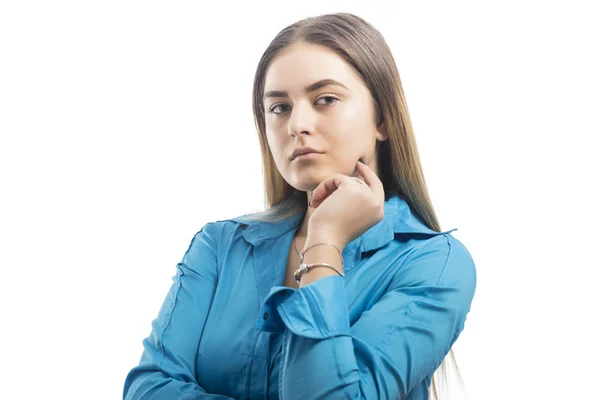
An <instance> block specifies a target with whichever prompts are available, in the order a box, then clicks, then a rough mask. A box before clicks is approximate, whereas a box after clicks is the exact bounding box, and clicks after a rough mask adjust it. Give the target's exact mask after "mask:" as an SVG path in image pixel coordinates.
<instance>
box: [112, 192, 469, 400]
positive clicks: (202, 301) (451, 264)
mask: <svg viewBox="0 0 600 400" xmlns="http://www.w3.org/2000/svg"><path fill="white" fill-rule="evenodd" d="M384 212H385V215H384V218H383V220H382V221H380V222H379V223H378V224H377V225H375V226H373V227H372V228H371V229H369V230H368V231H367V232H365V233H364V234H363V235H362V236H360V237H358V238H356V239H355V240H353V241H352V242H350V243H349V244H348V245H346V247H345V248H344V249H343V253H342V255H343V257H344V264H345V268H344V272H345V276H344V277H341V276H337V275H335V276H327V277H325V278H322V279H319V280H317V281H315V282H313V283H311V284H309V285H306V286H303V287H302V288H299V289H293V288H288V287H286V286H284V285H283V283H284V273H285V271H286V267H287V260H288V252H289V249H290V245H291V242H292V238H293V237H294V235H295V233H296V231H297V229H298V228H299V226H300V223H301V222H302V218H303V216H304V213H297V214H295V215H294V216H293V217H290V218H288V219H286V220H283V221H280V222H265V221H248V220H246V219H244V218H243V217H240V218H234V219H229V220H223V221H216V222H210V223H208V224H206V225H204V226H203V227H202V229H201V230H200V231H199V232H198V233H196V235H195V236H194V238H193V239H192V241H191V243H190V246H189V248H188V250H187V251H186V253H185V254H184V256H183V258H182V260H181V261H180V262H179V263H178V264H177V270H176V274H175V276H174V277H173V284H172V286H171V288H170V290H169V292H168V294H167V296H166V299H165V300H164V303H163V304H162V307H161V309H160V311H159V314H158V317H157V318H156V319H155V320H154V321H152V331H151V333H150V335H149V336H148V337H147V338H146V339H144V341H143V347H144V351H143V354H142V357H141V360H140V363H139V365H137V366H136V367H134V368H133V369H132V370H131V371H130V372H129V374H128V375H127V377H126V380H125V385H124V392H123V398H124V399H169V400H171V399H230V398H234V399H266V398H268V399H286V400H288V399H301V400H306V399H316V398H319V399H321V398H326V399H398V398H406V399H427V398H428V394H427V389H428V387H429V385H430V382H431V377H432V375H433V373H434V372H435V370H436V369H437V367H438V366H439V365H440V363H441V362H442V360H443V358H444V357H445V355H446V354H447V353H448V352H449V351H450V347H451V346H452V344H453V343H454V341H455V340H456V339H457V337H458V335H459V334H460V333H461V331H462V330H463V327H464V323H465V319H466V316H467V313H468V312H469V310H470V306H471V301H472V299H473V295H474V292H475V285H476V272H475V265H474V262H473V259H472V258H471V255H470V253H469V251H468V250H467V249H466V247H465V246H464V245H463V244H462V243H461V242H460V241H458V240H457V239H456V238H454V237H453V236H452V235H451V234H450V232H452V231H454V230H456V229H452V230H450V231H446V232H436V231H433V230H431V229H429V228H428V227H427V226H425V224H423V222H421V220H420V219H418V218H417V217H416V215H415V214H414V213H413V212H412V211H411V210H410V208H409V207H408V204H407V203H406V201H405V200H404V199H403V198H402V197H400V196H397V195H394V196H392V197H390V198H389V199H388V200H386V201H385V211H384Z"/></svg>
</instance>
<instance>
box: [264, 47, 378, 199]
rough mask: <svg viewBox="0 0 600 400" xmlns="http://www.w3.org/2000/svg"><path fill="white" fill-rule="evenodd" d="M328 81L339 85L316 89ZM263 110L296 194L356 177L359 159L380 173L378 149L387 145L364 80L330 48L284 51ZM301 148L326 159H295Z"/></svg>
mask: <svg viewBox="0 0 600 400" xmlns="http://www.w3.org/2000/svg"><path fill="white" fill-rule="evenodd" d="M326 79H328V80H333V81H335V82H339V84H340V85H337V84H332V83H329V84H326V85H321V84H317V83H318V82H321V81H323V80H326ZM325 83H327V82H325ZM342 85H343V86H342ZM310 86H313V88H309V87H310ZM306 88H309V89H308V91H307V90H306ZM275 92H277V93H275ZM264 105H265V123H266V133H267V141H268V143H269V147H270V149H271V152H272V153H273V158H274V159H275V164H276V165H277V168H278V169H279V172H280V173H281V175H282V176H283V178H284V179H285V180H286V181H287V182H288V183H289V184H290V185H292V186H293V187H295V188H296V189H298V190H303V191H310V190H312V189H314V188H315V187H316V186H317V185H318V184H319V183H321V181H323V180H325V179H326V178H328V177H330V176H331V175H333V174H335V173H341V174H344V175H348V176H350V175H353V174H354V172H355V166H356V162H357V161H358V160H359V159H362V160H363V161H364V162H365V163H366V164H367V165H368V166H369V167H370V168H371V169H373V170H374V171H375V173H378V170H377V153H376V147H375V145H376V142H377V140H380V141H383V140H386V139H387V135H385V134H384V132H383V130H384V124H380V126H379V127H377V125H376V116H375V109H374V104H373V99H372V98H371V93H370V92H369V90H368V89H367V87H366V86H365V84H364V82H363V80H362V78H361V77H360V76H359V75H358V73H357V72H356V71H355V70H354V68H352V66H350V65H349V64H348V63H347V62H346V61H345V60H344V59H342V58H341V57H339V56H338V55H337V54H336V53H335V52H334V51H332V50H330V49H329V48H327V47H324V46H319V45H314V44H306V43H296V44H294V45H292V46H290V47H288V48H286V49H284V50H282V51H281V52H280V53H279V54H278V55H277V57H275V58H274V59H273V61H272V62H271V64H270V66H269V68H268V69H267V73H266V78H265V97H264ZM300 147H312V148H314V149H315V150H317V151H318V152H320V153H322V154H312V155H308V156H304V157H298V158H295V159H293V160H292V159H290V158H291V155H292V152H293V151H294V150H295V149H297V148H300Z"/></svg>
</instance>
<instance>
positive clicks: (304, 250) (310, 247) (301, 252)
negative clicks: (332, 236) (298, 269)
mask: <svg viewBox="0 0 600 400" xmlns="http://www.w3.org/2000/svg"><path fill="white" fill-rule="evenodd" d="M321 245H325V246H332V247H334V248H335V249H336V250H337V251H338V253H340V259H341V260H342V271H343V270H344V256H342V252H341V251H340V249H338V247H337V246H335V245H333V244H331V243H316V244H313V245H312V246H309V247H307V248H305V249H302V250H301V251H300V264H302V262H303V261H304V253H306V252H307V251H308V250H310V249H312V248H313V247H315V246H321Z"/></svg>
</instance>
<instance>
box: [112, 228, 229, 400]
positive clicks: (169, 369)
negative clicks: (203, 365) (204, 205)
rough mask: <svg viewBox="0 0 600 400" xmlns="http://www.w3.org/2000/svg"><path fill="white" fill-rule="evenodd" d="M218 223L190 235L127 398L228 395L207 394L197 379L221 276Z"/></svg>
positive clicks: (130, 380)
mask: <svg viewBox="0 0 600 400" xmlns="http://www.w3.org/2000/svg"><path fill="white" fill-rule="evenodd" d="M214 229H215V226H214V223H209V224H207V225H205V226H204V227H203V228H202V229H201V230H200V231H199V232H198V233H197V234H196V235H195V236H194V238H193V239H192V241H191V243H190V246H189V248H188V250H187V251H186V253H185V255H184V257H183V259H182V260H181V261H180V262H179V263H178V264H177V270H176V274H175V276H174V277H173V284H172V285H171V288H170V289H169V292H168V293H167V296H166V299H165V300H164V302H163V304H162V306H161V308H160V311H159V314H158V317H157V318H156V319H155V320H154V321H152V331H151V333H150V335H149V336H148V337H147V338H146V339H144V341H143V347H144V351H143V353H142V357H141V359H140V363H139V365H138V366H136V367H134V368H133V369H132V370H131V371H130V372H129V373H128V374H127V377H126V379H125V386H124V389H123V399H125V400H133V399H136V400H137V399H140V400H141V399H153V400H163V399H164V400H167V399H169V400H172V399H179V400H184V399H187V400H191V399H230V397H226V396H221V395H212V394H208V393H207V392H206V391H205V390H204V389H202V388H201V387H200V386H199V385H198V382H197V381H196V378H195V376H196V364H195V358H196V351H197V349H198V344H199V342H200V337H201V336H202V331H203V329H204V324H205V322H206V318H207V316H208V311H209V309H210V306H211V303H212V298H213V295H214V291H215V285H216V279H217V258H216V247H215V241H214V236H215V233H214Z"/></svg>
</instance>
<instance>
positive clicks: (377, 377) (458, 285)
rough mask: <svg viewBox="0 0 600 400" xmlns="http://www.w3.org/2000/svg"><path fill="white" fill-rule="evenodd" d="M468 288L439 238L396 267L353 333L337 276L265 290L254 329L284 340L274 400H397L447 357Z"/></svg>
mask: <svg viewBox="0 0 600 400" xmlns="http://www.w3.org/2000/svg"><path fill="white" fill-rule="evenodd" d="M388 270H392V269H388ZM475 284H476V273H475V266H474V263H473V260H472V258H471V256H470V254H469V252H468V251H467V249H466V248H465V247H464V246H463V245H462V244H461V243H460V242H459V241H458V240H456V239H455V238H453V237H452V236H450V235H439V236H436V237H435V238H433V239H430V242H429V243H428V244H427V245H426V246H424V247H423V248H422V249H421V250H419V251H418V252H417V253H416V254H415V255H413V256H411V259H409V260H406V261H405V262H403V266H402V269H401V270H400V272H399V273H398V274H397V276H394V278H393V279H392V281H391V284H390V288H389V290H388V291H387V293H386V294H385V295H383V296H382V297H381V299H380V300H379V301H378V302H377V303H376V304H374V305H373V307H371V308H370V309H368V310H366V311H365V312H363V313H362V315H361V316H360V318H359V319H358V320H357V321H356V322H355V323H354V324H353V326H350V322H349V312H348V304H347V301H346V293H345V286H344V278H342V277H340V276H328V277H324V278H321V279H319V280H316V281H315V282H313V283H311V284H309V285H306V286H303V287H301V288H299V289H297V290H294V289H289V288H283V287H276V288H273V290H272V291H271V293H270V295H269V297H268V298H267V300H266V301H265V304H264V306H263V310H261V313H260V316H261V317H263V316H264V315H265V313H266V315H267V316H268V317H267V318H266V319H264V317H263V318H260V319H259V322H258V324H259V328H261V329H263V330H266V331H273V332H284V334H285V336H284V344H283V349H282V352H283V354H282V360H284V361H283V363H284V365H283V367H282V370H281V374H282V377H281V383H282V387H281V389H280V393H281V394H282V398H283V399H286V400H289V399H307V398H310V399H329V398H345V399H393V398H396V399H397V398H403V397H404V396H405V395H406V394H407V393H409V392H410V391H411V390H412V389H413V388H414V387H415V386H417V385H418V384H419V383H420V382H422V381H423V379H424V378H426V377H427V376H430V375H432V374H433V372H434V371H435V369H437V367H438V366H439V365H440V363H441V362H442V360H443V358H444V357H445V355H446V354H447V353H448V352H449V350H450V348H451V346H452V344H453V343H454V341H455V340H456V338H457V337H458V335H459V333H460V332H461V331H462V329H463V324H464V322H465V319H466V315H467V313H468V311H469V309H470V305H471V301H472V298H473V295H474V291H475Z"/></svg>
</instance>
